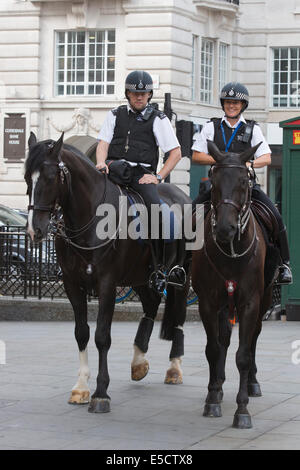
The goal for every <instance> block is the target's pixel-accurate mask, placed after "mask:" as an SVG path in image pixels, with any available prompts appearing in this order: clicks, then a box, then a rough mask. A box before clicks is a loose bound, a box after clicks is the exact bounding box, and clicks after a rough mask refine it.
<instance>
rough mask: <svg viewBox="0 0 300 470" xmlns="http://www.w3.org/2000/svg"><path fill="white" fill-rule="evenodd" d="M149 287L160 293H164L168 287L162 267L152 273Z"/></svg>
mask: <svg viewBox="0 0 300 470" xmlns="http://www.w3.org/2000/svg"><path fill="white" fill-rule="evenodd" d="M149 287H151V289H153V290H155V291H156V292H158V293H159V294H160V295H163V293H164V290H165V289H166V274H165V273H164V272H163V271H162V270H161V269H158V270H157V271H153V272H152V273H151V274H150V276H149Z"/></svg>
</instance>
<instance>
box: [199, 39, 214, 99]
mask: <svg viewBox="0 0 300 470" xmlns="http://www.w3.org/2000/svg"><path fill="white" fill-rule="evenodd" d="M213 53H214V43H213V41H210V40H208V39H202V43H201V61H200V101H202V102H203V103H208V104H210V103H212V98H213V96H212V95H213V66H214V63H213Z"/></svg>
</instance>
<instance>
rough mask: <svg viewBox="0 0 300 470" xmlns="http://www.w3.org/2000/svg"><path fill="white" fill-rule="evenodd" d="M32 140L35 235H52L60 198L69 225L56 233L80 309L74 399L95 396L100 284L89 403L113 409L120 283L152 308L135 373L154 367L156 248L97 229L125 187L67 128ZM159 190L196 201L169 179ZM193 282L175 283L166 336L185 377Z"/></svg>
mask: <svg viewBox="0 0 300 470" xmlns="http://www.w3.org/2000/svg"><path fill="white" fill-rule="evenodd" d="M28 145H29V155H28V157H27V160H26V162H25V180H26V182H27V186H28V195H29V200H30V206H29V215H28V232H29V233H30V235H31V238H32V239H33V240H34V241H37V242H38V241H40V240H41V239H42V238H43V237H44V236H45V235H46V232H47V229H48V226H49V222H50V219H51V215H52V214H53V211H54V209H55V207H57V205H59V206H60V207H61V209H62V212H63V219H64V230H63V231H62V230H61V231H60V236H57V237H56V251H57V258H58V262H59V264H60V266H61V269H62V272H63V282H64V287H65V291H66V293H67V296H68V298H69V300H70V302H71V304H72V307H73V310H74V315H75V337H76V340H77V343H78V348H79V358H80V370H79V377H78V381H77V383H76V384H75V386H74V387H73V389H72V394H71V398H70V400H69V402H70V403H78V404H81V403H88V402H89V401H90V392H89V387H88V379H89V376H90V372H89V367H88V362H87V344H88V341H89V326H88V323H87V294H88V293H89V292H90V291H91V290H92V291H93V292H94V293H96V295H98V298H99V314H98V318H97V327H96V332H95V342H96V346H97V348H98V351H99V373H98V377H97V388H96V391H95V393H94V394H93V395H92V399H91V401H90V406H89V411H90V412H100V413H101V412H107V411H109V410H110V398H109V396H108V394H107V388H108V385H109V374H108V366H107V354H108V351H109V348H110V345H111V323H112V318H113V312H114V306H115V297H116V287H117V286H133V288H134V290H135V291H136V292H137V293H138V295H139V297H140V300H141V302H142V306H143V311H144V316H143V318H142V319H141V321H140V324H139V328H138V331H137V334H136V338H135V342H134V358H133V361H132V379H133V380H140V379H142V378H143V377H144V376H145V375H146V374H147V372H148V367H149V366H148V362H147V361H146V359H145V357H144V356H145V353H146V352H147V349H148V343H149V339H150V336H151V332H152V328H153V323H154V319H155V317H156V314H157V310H158V306H159V304H160V301H161V297H160V295H159V294H157V293H156V292H154V291H153V290H152V289H151V288H150V287H148V278H149V273H150V271H149V268H150V265H151V250H150V248H149V245H148V244H145V243H140V241H139V240H134V239H132V238H125V237H121V236H120V233H116V234H115V235H116V236H114V237H111V239H108V240H106V241H105V240H99V238H98V237H97V233H96V232H97V226H98V225H97V224H98V221H99V217H97V210H99V208H101V207H102V206H103V205H104V204H110V205H112V206H113V207H115V208H116V213H117V217H118V221H119V222H120V218H121V216H120V213H119V212H118V205H119V196H120V194H121V189H120V187H119V186H117V185H115V184H114V183H112V182H111V181H110V180H109V179H108V178H107V176H106V175H105V174H103V173H100V172H99V171H98V170H97V169H96V168H95V166H94V164H93V163H92V162H90V160H89V159H88V158H87V157H85V155H83V154H81V153H80V152H79V151H78V150H76V149H74V148H73V147H70V146H67V145H63V135H62V136H61V138H60V139H59V140H58V141H53V140H46V141H42V142H37V140H36V137H35V135H34V134H33V133H31V135H30V138H29V141H28ZM159 191H160V195H161V197H162V199H163V200H164V201H165V202H167V203H168V204H169V205H171V204H173V203H177V204H180V206H181V207H183V205H184V204H189V203H190V199H189V198H188V197H187V196H186V195H185V194H184V193H183V192H182V191H181V190H180V189H179V188H177V187H176V186H173V185H170V184H162V185H160V187H159ZM128 204H129V203H128ZM97 208H98V209H97ZM126 208H127V209H128V207H126ZM101 220H103V219H101ZM128 221H129V218H128ZM117 231H118V227H117ZM178 242H179V241H178ZM180 243H182V241H181V242H180ZM184 256H185V253H184ZM185 268H186V270H188V257H186V259H185ZM188 288H189V285H188V282H186V286H185V288H184V289H183V290H178V289H175V288H174V287H173V286H170V285H169V286H168V287H167V299H166V302H165V311H164V317H163V320H162V326H161V333H160V334H161V338H163V339H167V340H171V341H172V348H171V352H170V361H171V366H170V368H169V370H168V371H167V375H166V379H165V382H166V383H181V382H182V375H181V374H182V371H181V367H180V363H181V359H180V357H181V356H182V355H183V324H184V321H185V318H186V298H187V294H188Z"/></svg>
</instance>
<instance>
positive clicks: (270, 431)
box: [0, 321, 300, 451]
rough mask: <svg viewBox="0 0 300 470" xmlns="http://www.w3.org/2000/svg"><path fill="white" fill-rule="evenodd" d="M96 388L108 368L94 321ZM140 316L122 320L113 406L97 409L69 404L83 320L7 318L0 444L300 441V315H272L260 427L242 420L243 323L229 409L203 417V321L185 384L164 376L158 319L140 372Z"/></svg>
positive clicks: (110, 446)
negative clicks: (236, 423)
mask: <svg viewBox="0 0 300 470" xmlns="http://www.w3.org/2000/svg"><path fill="white" fill-rule="evenodd" d="M90 327H91V340H90V343H89V347H88V350H89V365H90V370H91V379H90V382H89V384H90V389H91V392H93V391H94V389H95V386H96V377H97V373H98V352H97V349H96V346H95V344H94V339H93V337H94V332H95V322H90ZM137 327H138V323H137V322H134V321H131V322H114V323H113V325H112V346H111V350H110V352H109V355H108V364H109V372H110V386H109V390H108V393H109V395H110V396H111V413H107V414H91V413H88V406H87V405H82V406H74V405H69V404H68V403H67V401H68V398H69V394H70V391H71V389H72V387H73V386H74V384H75V382H76V380H77V373H78V368H79V362H78V350H77V344H76V341H75V339H74V324H73V323H72V322H69V321H68V322H67V321H66V322H64V321H59V322H55V321H49V322H47V321H42V322H38V321H35V322H26V321H25V322H24V321H22V322H18V321H14V322H9V321H2V322H0V340H2V341H5V344H6V359H7V360H6V364H3V365H0V450H16V449H20V450H21V449H35V450H39V449H41V450H43V449H45V450H46V449H66V450H76V449H78V450H89V449H95V450H112V451H115V450H120V451H121V450H144V449H145V450H157V451H159V450H174V451H179V450H184V451H187V450H191V451H192V450H205V449H228V450H229V449H249V450H251V449H252V450H255V449H278V450H280V449H299V435H300V389H299V382H300V365H295V364H293V363H292V359H291V358H292V353H293V349H292V343H293V341H295V340H299V339H300V322H280V321H268V322H264V325H263V330H262V333H261V335H260V338H259V341H258V352H257V367H258V379H259V381H260V384H261V388H262V392H263V396H262V397H259V398H250V400H249V405H248V409H249V412H250V413H251V415H252V422H253V428H252V429H249V430H247V429H246V430H237V429H234V428H232V421H233V415H234V413H235V410H236V394H237V392H238V386H239V374H238V371H237V368H236V363H235V354H236V351H237V348H238V325H237V326H236V327H235V328H234V329H233V334H232V339H231V345H230V349H229V351H228V358H227V365H226V382H225V384H224V386H223V389H224V398H223V402H222V417H221V418H206V417H203V415H202V414H203V407H204V403H205V398H206V395H207V384H208V364H207V361H206V357H205V345H206V336H205V332H204V329H203V325H202V324H201V323H200V322H188V323H187V324H186V326H185V356H184V358H183V363H182V367H183V373H184V377H183V382H184V383H183V384H182V385H180V386H171V385H165V384H164V377H165V373H166V370H167V368H168V367H169V359H168V357H169V352H170V343H169V342H164V341H161V340H160V339H159V329H160V323H159V322H155V325H154V331H153V335H152V338H151V341H150V346H149V351H148V353H147V358H148V360H149V363H150V370H149V373H148V375H147V377H145V379H144V380H143V381H141V382H132V381H131V379H130V363H131V360H132V354H133V347H132V344H133V340H134V337H135V333H136V331H137Z"/></svg>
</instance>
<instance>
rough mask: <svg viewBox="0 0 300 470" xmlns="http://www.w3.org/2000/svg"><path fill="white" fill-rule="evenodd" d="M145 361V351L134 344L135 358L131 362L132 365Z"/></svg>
mask: <svg viewBox="0 0 300 470" xmlns="http://www.w3.org/2000/svg"><path fill="white" fill-rule="evenodd" d="M143 362H145V353H143V352H142V351H141V350H140V348H139V347H138V346H137V345H136V344H134V345H133V359H132V362H131V365H132V366H137V365H139V364H143Z"/></svg>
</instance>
